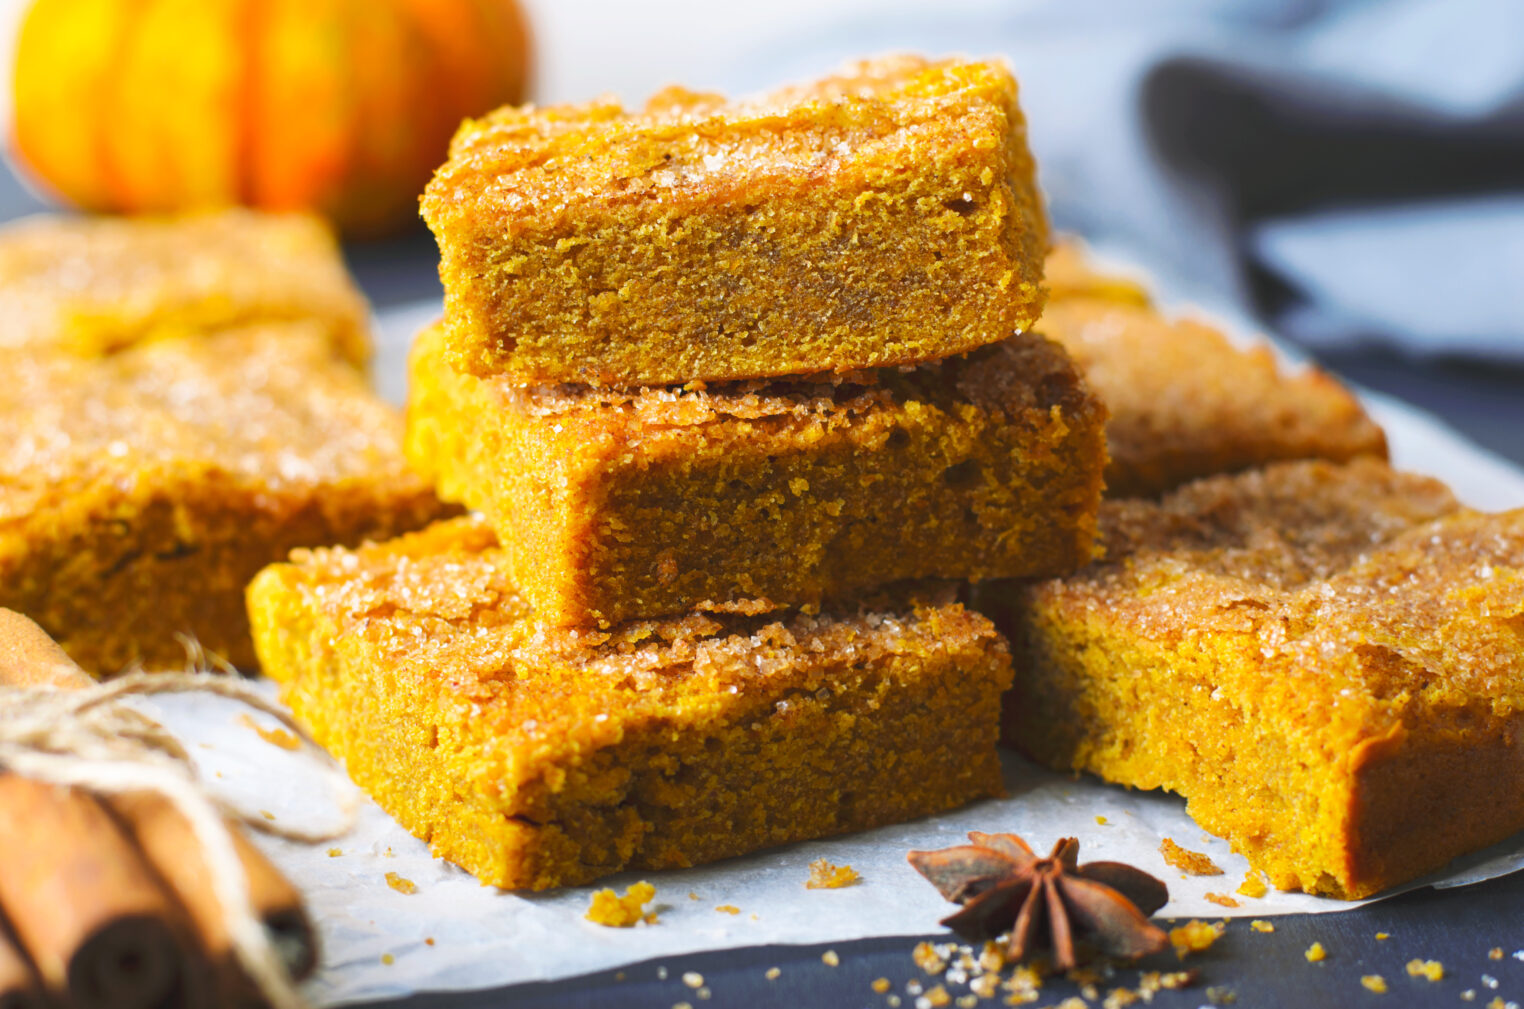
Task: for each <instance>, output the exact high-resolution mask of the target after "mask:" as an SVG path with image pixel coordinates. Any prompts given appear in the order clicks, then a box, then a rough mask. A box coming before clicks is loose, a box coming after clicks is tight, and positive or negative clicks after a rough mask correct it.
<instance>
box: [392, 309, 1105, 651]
mask: <svg viewBox="0 0 1524 1009" xmlns="http://www.w3.org/2000/svg"><path fill="white" fill-rule="evenodd" d="M447 342H448V337H447V336H446V335H445V334H444V333H443V331H442V330H440V329H439V328H437V327H436V328H434V329H432V330H427V331H425V332H424V333H423V334H421V335H420V336H419V338H418V340H417V342H416V343H415V344H414V349H413V356H412V363H411V375H410V381H409V391H408V396H409V400H408V413H407V418H408V419H407V454H408V459H409V460H410V461H411V462H412V463H413V465H414V466H415V468H417V469H418V471H419V472H421V473H423V474H425V475H427V476H429V477H431V478H432V479H433V480H434V481H435V485H436V486H437V488H438V489H439V493H440V496H442V497H443V498H444V499H445V500H447V501H458V502H462V503H464V504H465V505H467V506H468V507H470V508H473V509H476V510H479V511H481V512H484V513H485V514H486V515H487V517H488V518H489V519H490V520H491V521H492V523H493V525H494V526H495V527H496V529H497V531H498V533H499V535H500V536H501V537H502V539H503V542H504V543H505V544H506V545H507V546H508V560H507V563H509V564H510V565H511V567H512V573H513V578H514V583H515V584H516V585H517V586H518V589H519V591H520V592H522V593H523V594H524V596H525V598H527V599H528V600H529V601H530V603H531V604H532V605H533V606H534V607H535V608H536V610H538V611H539V612H540V614H541V615H542V616H543V617H544V618H545V619H546V620H547V621H548V622H550V623H553V624H558V625H583V626H594V625H598V626H608V625H609V624H612V623H618V622H620V621H623V620H627V619H633V618H639V617H657V616H665V615H668V614H674V613H687V612H689V611H690V610H694V609H703V610H716V609H720V610H723V609H737V608H739V609H750V610H753V611H759V610H764V609H771V608H774V607H777V606H785V605H795V604H804V605H810V604H815V603H818V602H820V601H821V600H823V599H830V598H837V597H841V596H843V595H846V594H848V593H851V592H854V591H856V590H859V589H863V588H867V587H871V586H875V585H880V584H883V583H886V582H890V581H895V580H898V579H904V578H926V577H935V578H971V579H979V578H1007V577H1027V576H1044V575H1052V574H1058V573H1062V572H1065V571H1071V570H1073V569H1074V568H1076V567H1078V566H1079V565H1081V564H1083V563H1085V562H1087V561H1088V560H1089V559H1090V557H1091V548H1092V541H1093V539H1094V533H1095V509H1096V506H1097V505H1098V503H1099V501H1100V492H1101V470H1102V467H1103V466H1104V463H1105V456H1104V447H1103V444H1102V441H1103V430H1102V429H1103V425H1104V422H1105V412H1104V410H1103V409H1102V408H1101V407H1100V406H1099V405H1098V404H1097V402H1096V401H1095V399H1094V398H1093V397H1091V396H1090V394H1089V393H1088V392H1087V391H1086V389H1085V387H1084V385H1083V384H1082V383H1081V382H1080V380H1079V378H1078V376H1077V374H1076V372H1075V370H1074V368H1073V366H1072V365H1071V364H1070V363H1069V360H1068V358H1067V357H1065V355H1064V353H1063V351H1061V350H1060V349H1059V348H1058V347H1056V346H1055V345H1054V344H1052V343H1049V342H1048V341H1046V340H1043V339H1041V338H1040V337H1031V336H1017V337H1013V338H1011V339H1009V340H1007V341H1005V342H1004V343H1001V344H997V345H995V346H992V347H987V348H983V349H981V350H978V351H975V352H974V353H972V354H970V355H968V356H967V357H958V358H950V359H948V360H946V361H941V362H937V363H935V364H929V365H921V366H919V367H917V368H914V369H907V370H904V371H896V370H892V369H885V370H883V371H878V372H865V373H859V374H857V375H855V376H851V377H849V378H847V379H842V380H840V381H834V382H832V381H821V382H810V381H794V382H784V381H775V382H771V383H761V382H759V383H726V384H717V385H710V386H707V387H687V388H683V387H677V388H667V389H637V390H625V391H619V390H600V389H598V388H593V387H587V386H570V387H568V386H557V387H538V388H520V387H518V386H516V385H514V384H512V383H511V382H510V381H508V380H507V379H504V378H496V379H481V378H476V377H474V376H470V375H465V374H462V373H460V372H458V371H456V370H455V369H454V368H452V367H451V366H450V364H449V363H448V361H447V360H446V359H445V357H444V355H443V353H442V350H443V347H444V345H445V344H446V343H447Z"/></svg>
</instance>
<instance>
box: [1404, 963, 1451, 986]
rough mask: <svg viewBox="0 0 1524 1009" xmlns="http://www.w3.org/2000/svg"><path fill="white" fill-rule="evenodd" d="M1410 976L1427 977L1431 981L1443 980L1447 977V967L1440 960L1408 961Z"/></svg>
mask: <svg viewBox="0 0 1524 1009" xmlns="http://www.w3.org/2000/svg"><path fill="white" fill-rule="evenodd" d="M1408 976H1409V977H1426V978H1428V979H1429V980H1430V981H1442V980H1444V977H1445V967H1444V965H1443V964H1441V963H1440V962H1439V961H1438V960H1418V959H1413V960H1409V961H1408Z"/></svg>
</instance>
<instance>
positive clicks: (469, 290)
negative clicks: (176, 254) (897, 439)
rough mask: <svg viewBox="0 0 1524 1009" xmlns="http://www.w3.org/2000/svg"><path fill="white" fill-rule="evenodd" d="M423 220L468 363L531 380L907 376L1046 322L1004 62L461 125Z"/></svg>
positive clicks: (899, 66) (856, 68)
mask: <svg viewBox="0 0 1524 1009" xmlns="http://www.w3.org/2000/svg"><path fill="white" fill-rule="evenodd" d="M423 216H424V219H425V220H426V221H427V222H428V224H429V227H430V228H432V229H433V231H434V235H435V237H436V238H437V239H438V240H439V249H440V254H441V262H440V268H439V273H440V278H441V280H442V281H443V282H444V288H445V316H446V318H447V319H448V320H449V330H448V333H449V338H448V341H447V343H446V347H447V349H448V352H449V355H450V359H451V361H452V362H453V363H454V364H455V365H456V366H457V367H459V368H461V369H462V370H464V371H467V372H470V373H473V374H477V375H493V374H499V373H501V374H504V375H507V376H508V377H509V378H511V379H512V380H513V381H515V382H517V383H520V384H528V383H545V382H584V383H595V384H623V385H664V384H673V383H681V382H688V381H693V380H706V381H707V380H720V379H741V378H758V377H773V376H779V375H793V374H802V373H807V372H821V371H836V372H841V371H850V370H853V369H857V368H868V367H881V366H885V365H899V364H910V363H915V362H919V361H928V360H933V359H936V358H940V357H945V356H947V355H949V354H957V353H962V352H964V351H969V350H973V349H975V348H976V347H980V346H983V345H985V344H989V343H994V342H996V341H999V340H1002V339H1004V338H1005V337H1006V336H1007V335H1009V334H1010V333H1011V332H1013V331H1016V330H1024V329H1026V328H1027V327H1028V326H1030V325H1031V323H1032V322H1033V321H1034V320H1035V319H1036V318H1037V316H1038V314H1039V312H1040V311H1041V309H1042V299H1043V294H1042V289H1041V280H1042V259H1043V255H1044V253H1045V251H1046V248H1047V230H1046V227H1047V226H1046V222H1045V220H1044V218H1043V212H1042V208H1041V205H1040V203H1039V197H1038V193H1037V188H1036V185H1035V182H1034V169H1033V162H1032V157H1031V154H1030V152H1029V151H1028V150H1027V139H1026V125H1025V122H1024V120H1023V118H1022V114H1021V110H1020V108H1019V107H1018V106H1017V104H1016V83H1015V81H1014V80H1013V79H1012V78H1011V75H1010V72H1009V71H1008V70H1006V69H1005V67H1004V66H1003V65H1001V64H997V63H970V62H963V61H958V60H948V61H943V62H928V61H926V60H923V59H918V58H914V57H895V58H889V59H880V60H874V61H868V62H863V63H859V64H856V65H853V66H851V67H848V68H847V69H846V70H845V71H844V72H843V73H842V74H841V75H840V76H836V77H830V78H827V79H825V80H822V81H819V82H817V83H815V84H812V85H809V86H805V87H795V88H790V89H786V90H783V91H780V92H777V93H775V94H773V95H769V96H767V97H765V98H761V99H758V100H753V101H743V102H736V103H727V102H725V101H724V100H722V99H719V98H717V97H715V96H712V95H699V94H694V93H691V92H687V91H684V90H682V89H680V88H672V89H669V90H667V91H664V92H662V93H660V94H658V95H657V96H655V97H654V98H652V99H651V100H650V102H649V103H648V104H647V105H646V107H645V108H644V110H642V111H639V112H627V111H626V110H624V109H623V108H621V107H620V106H619V105H617V104H613V103H610V102H608V101H596V102H593V103H590V104H587V105H576V106H552V107H549V108H535V107H533V106H525V107H522V108H504V109H499V110H498V111H496V112H494V113H491V114H490V115H488V116H486V117H484V118H482V119H478V120H475V121H468V122H466V123H465V124H464V125H463V126H462V127H461V129H460V131H459V132H458V133H457V134H456V135H455V139H454V141H453V142H452V144H451V147H450V157H449V160H448V161H447V162H446V163H445V164H444V166H443V167H441V168H440V169H439V171H438V172H437V173H436V174H435V176H434V179H433V181H431V182H430V183H429V185H428V188H427V189H426V191H425V193H424V197H423Z"/></svg>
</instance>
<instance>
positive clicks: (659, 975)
mask: <svg viewBox="0 0 1524 1009" xmlns="http://www.w3.org/2000/svg"><path fill="white" fill-rule="evenodd" d="M653 889H654V887H653ZM656 980H658V981H665V980H667V968H665V967H658V968H656Z"/></svg>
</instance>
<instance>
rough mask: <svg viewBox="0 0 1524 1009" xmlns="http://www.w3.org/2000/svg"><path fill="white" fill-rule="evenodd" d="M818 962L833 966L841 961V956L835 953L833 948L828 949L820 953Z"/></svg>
mask: <svg viewBox="0 0 1524 1009" xmlns="http://www.w3.org/2000/svg"><path fill="white" fill-rule="evenodd" d="M820 962H821V963H823V964H825V965H826V966H827V967H835V966H836V965H838V964H840V963H841V957H839V956H837V955H836V951H835V950H834V949H828V950H826V951H825V952H824V953H822V954H820Z"/></svg>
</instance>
